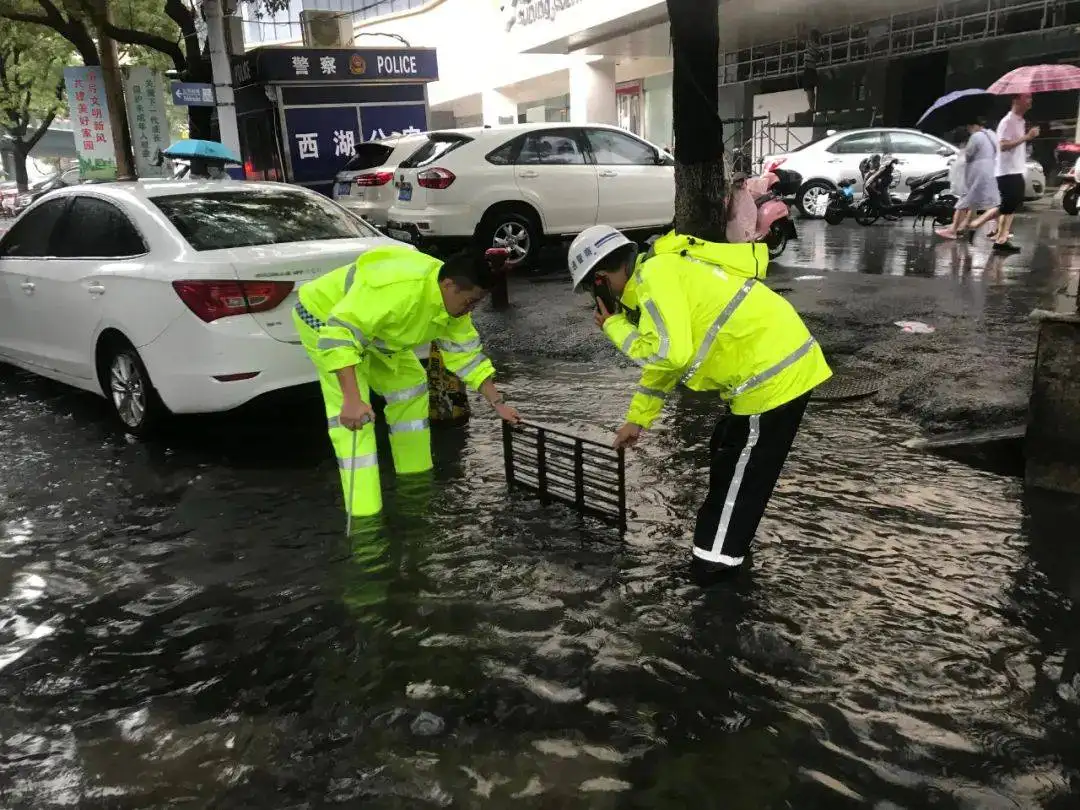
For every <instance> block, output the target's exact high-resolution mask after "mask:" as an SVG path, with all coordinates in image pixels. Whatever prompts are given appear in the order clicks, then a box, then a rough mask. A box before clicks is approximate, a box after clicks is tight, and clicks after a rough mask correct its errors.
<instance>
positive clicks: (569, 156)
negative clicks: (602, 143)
mask: <svg viewBox="0 0 1080 810" xmlns="http://www.w3.org/2000/svg"><path fill="white" fill-rule="evenodd" d="M584 163H585V155H583V154H582V152H581V147H580V146H579V145H578V142H577V138H576V137H575V136H574V132H573V131H571V130H556V131H551V132H530V133H529V134H528V135H526V136H525V143H523V144H522V146H521V154H520V155H518V159H517V164H518V165H519V166H520V165H533V166H535V165H543V166H581V165H584Z"/></svg>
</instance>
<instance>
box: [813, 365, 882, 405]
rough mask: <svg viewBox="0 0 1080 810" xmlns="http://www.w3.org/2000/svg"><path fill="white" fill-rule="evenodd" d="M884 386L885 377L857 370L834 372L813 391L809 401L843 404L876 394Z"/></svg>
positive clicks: (872, 372)
mask: <svg viewBox="0 0 1080 810" xmlns="http://www.w3.org/2000/svg"><path fill="white" fill-rule="evenodd" d="M884 384H885V375H884V374H881V373H879V372H877V371H866V370H858V369H840V370H834V373H833V376H832V377H830V378H829V379H828V380H826V381H825V382H823V383H822V384H821V385H819V386H818V387H817V388H815V389H814V393H813V394H812V395H811V396H810V399H812V400H815V401H824V402H843V401H844V400H849V399H862V398H863V397H869V396H872V395H874V394H876V393H877V392H878V391H880V390H881V387H882V386H883V385H884Z"/></svg>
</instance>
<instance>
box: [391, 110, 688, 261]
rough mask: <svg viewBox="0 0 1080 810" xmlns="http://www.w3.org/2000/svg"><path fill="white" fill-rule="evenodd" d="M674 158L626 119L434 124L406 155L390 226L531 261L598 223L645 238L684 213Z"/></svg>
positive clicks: (439, 245)
mask: <svg viewBox="0 0 1080 810" xmlns="http://www.w3.org/2000/svg"><path fill="white" fill-rule="evenodd" d="M674 166H675V161H674V160H673V159H672V157H671V156H670V155H669V154H668V153H667V152H665V151H664V150H662V149H660V148H659V147H656V146H654V145H653V144H651V143H648V142H647V141H644V140H642V139H641V138H638V137H637V136H636V135H632V134H631V133H629V132H627V131H625V130H622V129H619V128H618V127H612V126H603V125H599V124H595V125H594V124H588V125H582V126H572V125H567V124H517V125H511V126H501V127H490V128H488V127H476V128H471V129H456V130H443V131H439V132H430V133H428V134H427V136H426V138H425V141H424V142H423V144H422V145H421V146H420V148H419V149H418V150H416V151H415V152H414V153H413V154H412V155H411V156H410V157H409V158H407V159H406V160H405V161H403V162H402V163H401V165H400V167H399V169H398V171H397V177H396V180H395V183H396V186H397V200H396V201H395V202H394V204H393V206H392V207H391V208H390V211H389V213H388V222H387V233H388V234H389V235H390V236H393V237H394V238H396V239H401V240H405V241H409V242H411V243H412V244H414V245H417V246H419V247H420V248H421V249H434V250H436V251H438V250H444V249H453V248H455V247H462V246H465V245H468V244H472V243H475V244H478V245H479V246H482V247H485V248H487V247H502V248H506V249H507V250H509V252H510V256H511V258H510V263H511V264H513V265H527V264H528V263H530V262H532V261H533V260H534V259H535V257H536V255H537V252H538V250H539V248H540V246H541V243H542V242H543V241H544V240H547V239H560V240H561V239H569V238H571V237H573V236H574V235H576V234H577V233H579V232H580V231H582V230H584V229H585V228H587V227H589V226H590V225H595V224H596V223H598V222H600V223H604V224H608V225H613V226H615V227H616V228H620V229H622V230H625V231H629V232H631V233H633V234H635V235H640V236H641V237H644V236H647V235H649V234H651V233H656V232H658V231H661V230H664V229H665V228H667V227H670V224H671V222H672V221H673V220H674V216H675V169H674Z"/></svg>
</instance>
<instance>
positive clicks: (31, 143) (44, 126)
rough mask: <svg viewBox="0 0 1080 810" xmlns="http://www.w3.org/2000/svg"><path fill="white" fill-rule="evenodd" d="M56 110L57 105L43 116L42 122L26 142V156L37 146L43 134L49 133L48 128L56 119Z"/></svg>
mask: <svg viewBox="0 0 1080 810" xmlns="http://www.w3.org/2000/svg"><path fill="white" fill-rule="evenodd" d="M58 109H59V105H57V106H56V107H53V108H52V109H51V110H50V111H49V114H48V115H46V116H45V118H44V120H42V122H41V125H40V126H39V127H38V128H37V130H36V131H35V132H34V134H33V135H31V136H30V139H29V140H27V141H26V153H27V154H30V152H31V151H32V150H33V148H34V147H35V146H37V145H38V141H40V140H41V139H42V138H43V137H45V133H46V132H48V131H49V127H50V126H52V122H53V121H54V120H55V119H56V112H57V110H58Z"/></svg>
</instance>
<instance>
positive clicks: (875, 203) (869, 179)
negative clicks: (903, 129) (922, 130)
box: [854, 155, 957, 227]
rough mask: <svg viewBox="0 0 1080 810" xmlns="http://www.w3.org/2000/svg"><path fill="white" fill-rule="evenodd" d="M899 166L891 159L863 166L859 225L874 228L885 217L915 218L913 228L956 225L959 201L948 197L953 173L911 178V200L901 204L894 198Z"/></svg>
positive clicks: (871, 159)
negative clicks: (929, 222)
mask: <svg viewBox="0 0 1080 810" xmlns="http://www.w3.org/2000/svg"><path fill="white" fill-rule="evenodd" d="M898 162H899V161H897V159H896V158H894V157H890V156H888V155H886V156H882V155H873V156H871V157H868V158H865V159H864V160H863V161H862V163H860V164H859V169H860V171H862V173H863V190H864V197H863V200H862V202H861V203H859V205H858V207H857V208H856V209H855V213H854V217H855V221H856V222H858V223H859V224H860V225H864V226H865V225H873V224H874V223H875V222H877V221H878V219H879V218H882V217H884V218H885V219H887V220H889V221H891V222H896V221H897V220H899V219H900V218H901V217H905V216H913V217H914V220H913V222H912V227H915V225H917V224H918V223H919V222H921V221H925V220H926V219H933V221H934V224H935V225H941V226H945V225H948V224H949V223H950V222H952V216H953V210H954V209H955V207H956V203H957V197H956V195H954V194H946V193H945V192H946V191H947V190H948V188H949V170H948V169H939V170H938V171H936V172H930V173H929V174H924V175H920V176H918V177H909V178H908V180H907V186H908V188H909V189H910V191H909V192H908V196H907V199H906V200H900V199H899V198H896V197H893V195H892V187H893V186H894V185H896V168H895V167H896V164H897V163H898Z"/></svg>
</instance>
